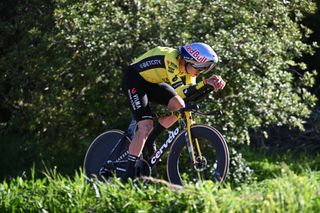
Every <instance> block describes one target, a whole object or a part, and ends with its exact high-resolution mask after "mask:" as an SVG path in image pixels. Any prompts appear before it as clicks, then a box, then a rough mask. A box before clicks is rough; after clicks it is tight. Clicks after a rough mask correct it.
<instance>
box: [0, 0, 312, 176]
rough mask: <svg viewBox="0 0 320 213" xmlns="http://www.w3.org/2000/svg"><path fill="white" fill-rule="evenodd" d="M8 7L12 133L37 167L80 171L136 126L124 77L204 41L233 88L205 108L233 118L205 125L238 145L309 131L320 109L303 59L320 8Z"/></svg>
mask: <svg viewBox="0 0 320 213" xmlns="http://www.w3.org/2000/svg"><path fill="white" fill-rule="evenodd" d="M1 6H2V8H3V9H2V10H3V12H4V13H3V14H4V17H5V18H3V19H1V22H0V27H1V32H4V33H2V34H1V35H0V39H1V43H0V50H1V51H0V111H1V112H2V114H5V116H3V117H2V116H1V119H0V132H1V135H10V134H12V135H14V136H15V137H18V136H23V138H24V139H25V140H24V141H25V142H24V143H22V144H21V146H19V147H17V151H18V152H21V153H22V154H21V155H20V156H22V157H24V156H26V157H28V158H27V159H24V162H27V164H29V165H30V164H32V163H33V162H36V163H37V162H41V161H46V164H53V165H55V164H59V167H61V168H62V167H65V168H66V169H65V170H66V171H68V170H69V171H72V169H75V168H77V167H74V165H75V164H74V161H77V162H78V165H79V161H80V158H81V156H83V153H84V152H85V149H86V147H87V146H88V144H89V142H90V141H91V140H92V139H93V138H94V137H95V136H96V135H98V134H100V133H101V132H103V131H105V130H106V129H111V128H121V129H124V128H126V126H127V124H128V121H129V120H130V112H129V110H128V109H127V108H126V109H124V110H121V111H119V106H124V105H125V101H126V100H125V98H124V96H123V95H122V92H121V90H120V79H121V73H122V69H123V68H124V67H125V66H126V65H128V64H129V63H130V62H131V61H132V59H133V58H134V57H137V56H138V55H139V54H141V53H143V52H144V51H146V50H148V49H149V48H152V47H154V46H156V45H162V46H171V47H178V46H179V45H182V44H185V43H189V42H194V41H203V42H206V43H208V44H210V45H211V46H213V48H214V49H215V50H216V52H217V53H218V55H219V57H220V63H219V66H217V67H216V68H215V72H216V73H217V74H219V75H221V76H223V78H224V79H225V80H226V82H227V86H226V88H225V90H224V91H223V92H221V93H219V94H212V95H211V96H210V98H209V99H208V100H206V101H205V102H203V104H202V105H203V106H202V107H201V108H202V109H203V111H204V112H210V111H212V110H219V111H221V112H222V113H221V115H219V116H216V117H214V118H212V117H203V118H201V122H205V123H207V124H210V125H213V126H215V127H218V128H219V130H221V131H222V132H223V134H224V135H225V136H226V138H227V141H228V143H229V144H239V143H245V142H247V143H249V142H250V137H249V130H250V129H254V130H257V129H259V128H262V129H266V128H267V127H268V126H270V125H288V126H296V127H299V128H300V129H303V122H304V120H306V119H307V118H308V116H309V115H310V112H311V109H312V107H313V106H314V105H315V103H316V101H317V99H316V96H315V95H314V94H312V93H310V90H311V89H312V88H313V87H314V86H315V84H316V82H315V78H314V77H315V75H316V74H317V71H313V70H309V69H308V68H307V67H306V65H305V64H304V63H303V62H301V61H300V60H296V59H300V58H301V57H302V56H303V55H304V54H311V53H313V52H314V47H315V46H316V45H315V44H308V43H306V41H305V40H306V38H307V37H309V36H310V35H311V33H312V32H311V30H309V29H308V28H307V27H306V26H304V25H302V20H303V18H304V17H305V16H307V15H309V14H314V13H315V12H316V9H317V8H316V5H315V4H314V3H312V2H311V1H309V0H299V1H278V0H270V1H264V2H262V3H261V2H260V1H254V0H249V1H232V0H221V1H198V0H189V1H182V2H175V1H162V0H161V1H149V0H148V1H132V0H128V1H110V0H88V1H73V0H57V1H49V2H48V1H45V0H39V1H38V0H37V1H36V0H31V1H27V2H25V1H23V2H15V3H12V4H9V3H8V4H5V3H1ZM2 29H3V30H2ZM297 73H299V74H297ZM75 150H77V152H76V153H75ZM62 156H64V157H66V156H70V158H68V160H63V161H61V160H60V159H61V158H62ZM71 158H72V159H71ZM73 159H76V160H73ZM32 161H33V162H32ZM68 162H70V164H69V165H68ZM67 167H68V168H67Z"/></svg>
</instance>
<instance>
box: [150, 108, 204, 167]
mask: <svg viewBox="0 0 320 213" xmlns="http://www.w3.org/2000/svg"><path fill="white" fill-rule="evenodd" d="M177 116H178V121H179V123H180V126H179V127H176V128H175V129H174V130H173V131H170V132H169V134H168V137H167V139H166V140H165V141H164V142H163V144H162V145H161V146H160V148H159V149H157V150H156V151H155V152H154V153H153V154H152V155H151V157H150V158H149V159H148V163H149V165H150V167H151V168H153V167H154V166H155V165H156V164H157V163H158V162H159V160H160V159H161V157H162V156H163V154H164V153H165V152H166V151H167V149H169V148H170V147H171V145H172V142H173V141H174V140H175V138H176V137H177V136H178V135H179V134H180V133H181V132H182V131H184V129H185V128H187V131H186V132H185V137H186V142H187V148H188V152H189V156H190V159H191V160H192V162H193V163H195V162H196V160H195V157H194V148H193V144H192V136H191V126H192V124H194V122H193V120H192V113H191V111H190V110H189V109H183V110H181V111H180V112H179V114H178V115H177ZM183 120H184V121H185V123H184V122H183ZM196 144H197V141H196ZM197 149H198V153H201V152H200V147H199V145H198V144H197Z"/></svg>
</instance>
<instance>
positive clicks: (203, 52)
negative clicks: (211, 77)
mask: <svg viewBox="0 0 320 213" xmlns="http://www.w3.org/2000/svg"><path fill="white" fill-rule="evenodd" d="M179 55H180V56H181V57H182V58H183V59H184V60H185V61H186V62H187V63H190V64H191V65H192V66H193V67H194V68H195V69H197V70H199V71H201V72H204V73H206V72H208V71H210V70H211V69H212V68H213V67H214V66H215V65H216V64H217V63H218V56H217V54H216V53H215V52H214V50H213V49H212V48H211V47H210V46H209V45H207V44H205V43H201V42H198V43H192V44H187V45H185V46H181V47H179Z"/></svg>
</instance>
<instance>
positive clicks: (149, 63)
mask: <svg viewBox="0 0 320 213" xmlns="http://www.w3.org/2000/svg"><path fill="white" fill-rule="evenodd" d="M157 65H161V60H159V59H154V60H149V61H144V62H142V63H141V64H140V65H139V66H140V68H141V69H145V68H148V67H151V66H157Z"/></svg>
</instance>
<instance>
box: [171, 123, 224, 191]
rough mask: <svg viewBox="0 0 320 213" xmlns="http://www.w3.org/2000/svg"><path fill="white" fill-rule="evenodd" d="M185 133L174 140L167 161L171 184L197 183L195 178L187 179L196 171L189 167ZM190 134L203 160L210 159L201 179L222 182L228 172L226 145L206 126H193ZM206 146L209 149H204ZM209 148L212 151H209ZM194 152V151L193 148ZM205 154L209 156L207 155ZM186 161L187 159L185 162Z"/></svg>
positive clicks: (217, 134) (219, 136)
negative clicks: (197, 142)
mask: <svg viewBox="0 0 320 213" xmlns="http://www.w3.org/2000/svg"><path fill="white" fill-rule="evenodd" d="M185 133H186V130H185V131H183V132H182V133H180V135H179V136H178V137H177V138H176V139H175V141H174V142H173V144H172V147H171V149H170V151H169V155H168V159H167V175H168V179H169V181H170V182H171V183H173V184H177V185H184V184H185V183H186V182H188V181H189V182H190V181H191V182H196V181H199V180H198V179H197V178H193V177H189V176H190V175H189V174H188V173H193V172H195V171H196V169H195V168H192V167H193V166H194V165H191V160H190V157H189V154H188V151H187V146H186V134H185ZM191 134H192V137H193V139H194V138H197V139H198V141H199V146H200V147H201V149H200V150H201V152H203V153H202V155H203V156H204V159H206V158H208V157H209V158H210V165H209V167H207V166H208V165H206V168H205V169H204V171H205V175H206V177H204V178H203V179H204V180H217V181H219V182H221V183H222V182H224V180H225V178H226V176H227V174H228V170H229V151H228V146H227V143H226V141H225V139H224V138H223V136H222V135H221V133H220V132H219V131H218V130H216V129H215V128H213V127H210V126H207V125H194V126H192V127H191ZM193 144H194V143H193ZM206 146H208V148H209V149H208V148H206ZM211 147H212V148H213V149H211ZM194 150H196V148H195V147H194ZM207 152H208V153H209V154H207ZM182 155H184V156H182ZM206 155H208V156H206ZM211 155H212V156H211ZM211 158H212V159H211ZM186 159H188V160H187V162H186ZM188 161H189V162H188ZM207 162H208V161H207ZM180 164H181V165H180ZM183 164H184V165H183ZM207 164H209V163H207ZM211 164H212V165H211ZM180 170H181V171H180ZM182 170H184V171H185V172H184V171H182ZM211 173H212V174H211ZM196 174H197V175H199V172H196ZM181 175H184V176H187V178H186V179H187V180H183V179H184V178H182V176H181ZM201 175H202V174H201ZM198 177H199V176H198Z"/></svg>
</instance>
